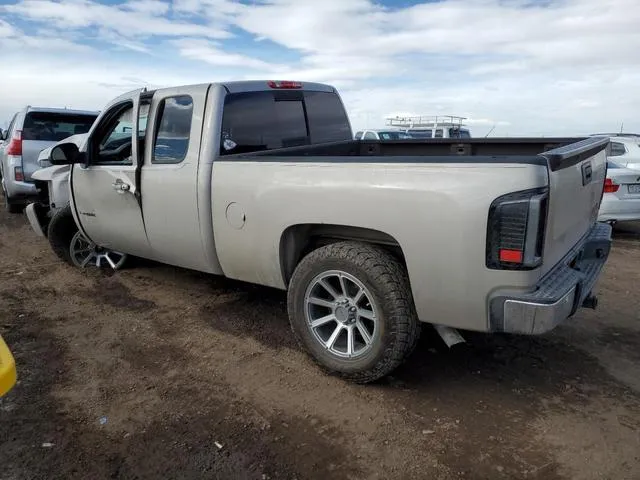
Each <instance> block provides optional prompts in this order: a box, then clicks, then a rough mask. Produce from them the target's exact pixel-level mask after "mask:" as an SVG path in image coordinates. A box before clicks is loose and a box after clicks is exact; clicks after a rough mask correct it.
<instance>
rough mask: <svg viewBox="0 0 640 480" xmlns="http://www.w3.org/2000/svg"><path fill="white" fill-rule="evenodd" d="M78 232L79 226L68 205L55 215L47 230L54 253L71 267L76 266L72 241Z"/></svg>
mask: <svg viewBox="0 0 640 480" xmlns="http://www.w3.org/2000/svg"><path fill="white" fill-rule="evenodd" d="M77 231H78V226H77V225H76V222H75V220H74V219H73V214H72V213H71V207H70V206H69V205H68V204H67V206H65V207H64V208H61V209H60V210H58V211H57V212H56V213H54V215H53V217H52V218H51V221H50V222H49V228H48V229H47V238H48V239H49V245H51V249H52V250H53V253H55V254H56V255H57V256H58V258H60V259H61V260H63V261H65V262H67V263H68V264H69V265H74V263H73V260H71V239H72V238H73V236H74V235H75V233H76V232H77Z"/></svg>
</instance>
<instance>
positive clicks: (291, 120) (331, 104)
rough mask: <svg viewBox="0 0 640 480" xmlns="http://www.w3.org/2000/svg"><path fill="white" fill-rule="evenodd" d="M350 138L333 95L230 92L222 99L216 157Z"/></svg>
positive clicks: (343, 113) (337, 99)
mask: <svg viewBox="0 0 640 480" xmlns="http://www.w3.org/2000/svg"><path fill="white" fill-rule="evenodd" d="M305 109H306V112H307V118H306V119H305ZM351 138H352V137H351V128H350V126H349V121H348V119H347V116H346V113H345V111H344V108H343V107H342V104H341V102H340V101H339V98H338V96H337V95H335V94H332V93H324V92H300V91H275V92H272V91H262V92H244V93H234V94H230V95H228V96H227V98H226V99H225V106H224V112H223V116H222V145H221V150H220V154H221V155H229V154H234V153H248V152H256V151H263V150H272V149H276V148H286V147H296V146H302V145H310V144H315V143H325V142H334V141H340V140H351Z"/></svg>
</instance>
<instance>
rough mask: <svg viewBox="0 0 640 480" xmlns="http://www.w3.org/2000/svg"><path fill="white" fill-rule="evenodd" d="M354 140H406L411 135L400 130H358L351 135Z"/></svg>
mask: <svg viewBox="0 0 640 480" xmlns="http://www.w3.org/2000/svg"><path fill="white" fill-rule="evenodd" d="M353 138H355V139H356V140H408V139H410V138H412V137H411V135H409V134H408V133H405V132H401V131H400V130H389V129H386V130H372V129H368V130H360V131H358V132H356V134H355V136H354V137H353Z"/></svg>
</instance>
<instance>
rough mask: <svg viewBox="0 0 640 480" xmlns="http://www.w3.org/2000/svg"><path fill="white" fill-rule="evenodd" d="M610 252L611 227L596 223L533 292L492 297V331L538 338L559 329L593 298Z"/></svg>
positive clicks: (498, 293)
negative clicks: (562, 323) (536, 336)
mask: <svg viewBox="0 0 640 480" xmlns="http://www.w3.org/2000/svg"><path fill="white" fill-rule="evenodd" d="M610 250H611V226H609V225H607V224H604V223H596V224H595V226H594V227H593V228H592V229H591V231H590V232H589V233H588V234H587V235H586V236H585V237H584V238H583V239H582V241H581V242H579V243H578V244H577V245H576V246H575V247H574V248H573V249H572V250H571V251H570V252H569V254H567V255H566V256H565V257H564V258H563V260H562V261H560V262H559V263H558V264H557V265H556V266H555V267H554V268H553V269H552V270H551V271H550V272H549V273H547V274H546V275H545V276H544V277H543V278H542V279H541V280H540V282H539V283H538V285H536V288H535V289H534V290H533V291H531V292H527V293H518V294H509V293H507V292H497V293H495V294H494V295H492V297H491V299H490V301H489V317H490V328H491V330H492V331H499V332H508V333H519V334H528V335H537V334H541V333H545V332H548V331H550V330H552V329H553V328H555V327H556V326H557V325H558V324H559V323H561V322H562V321H564V320H565V319H566V318H568V317H571V316H572V315H573V314H574V313H575V312H576V310H577V309H578V308H579V307H580V306H582V304H583V303H584V301H585V299H587V297H589V296H590V294H591V290H592V288H593V286H594V285H595V283H596V281H597V279H598V277H599V275H600V272H601V270H602V267H603V266H604V264H605V263H606V261H607V258H608V256H609V252H610Z"/></svg>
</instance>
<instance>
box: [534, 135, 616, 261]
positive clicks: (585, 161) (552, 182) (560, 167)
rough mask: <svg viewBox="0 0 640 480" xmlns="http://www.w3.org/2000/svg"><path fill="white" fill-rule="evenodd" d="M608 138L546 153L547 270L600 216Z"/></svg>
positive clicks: (545, 257) (599, 138) (591, 140)
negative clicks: (547, 202) (547, 196)
mask: <svg viewBox="0 0 640 480" xmlns="http://www.w3.org/2000/svg"><path fill="white" fill-rule="evenodd" d="M608 142H609V140H608V139H607V138H604V139H603V138H602V137H593V138H588V139H586V140H583V141H581V142H577V143H573V144H570V145H567V146H565V147H561V148H557V149H554V150H551V151H549V152H546V153H545V154H544V156H545V157H547V159H548V160H549V210H548V212H549V213H548V218H547V231H546V240H545V251H544V270H545V271H547V270H549V269H550V268H552V267H553V266H554V265H555V264H556V263H557V262H558V261H560V260H561V259H562V257H563V256H564V255H566V254H567V253H568V252H569V250H570V249H571V248H572V247H574V246H575V245H576V244H577V243H578V241H579V240H580V239H581V238H582V237H583V236H584V235H585V234H586V233H587V232H588V231H589V229H590V228H591V226H592V225H593V224H594V223H595V222H596V220H597V218H598V210H599V208H600V201H601V199H602V192H603V188H604V180H605V176H606V169H607V156H606V147H607V144H608Z"/></svg>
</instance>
